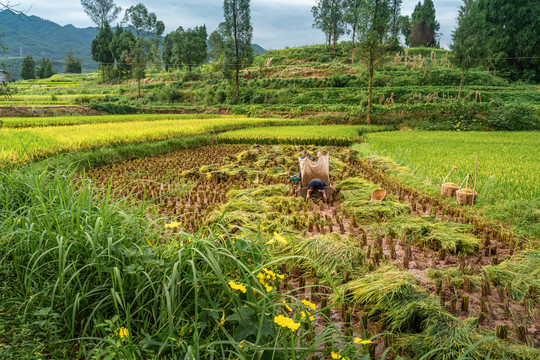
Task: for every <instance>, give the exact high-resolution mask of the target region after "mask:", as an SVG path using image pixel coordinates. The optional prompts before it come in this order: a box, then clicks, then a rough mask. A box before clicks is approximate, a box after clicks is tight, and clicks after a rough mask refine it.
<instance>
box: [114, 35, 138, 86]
mask: <svg viewBox="0 0 540 360" xmlns="http://www.w3.org/2000/svg"><path fill="white" fill-rule="evenodd" d="M135 41H136V39H135V35H133V33H132V32H131V31H129V30H124V29H122V27H120V26H117V27H116V30H115V31H114V35H113V38H112V41H111V43H110V44H109V50H110V51H111V54H112V56H113V57H114V61H115V62H116V70H117V72H118V80H119V81H120V82H121V81H122V78H123V75H125V76H126V78H128V76H129V70H130V65H129V62H131V60H130V58H129V54H130V51H131V49H133V48H134V46H135Z"/></svg>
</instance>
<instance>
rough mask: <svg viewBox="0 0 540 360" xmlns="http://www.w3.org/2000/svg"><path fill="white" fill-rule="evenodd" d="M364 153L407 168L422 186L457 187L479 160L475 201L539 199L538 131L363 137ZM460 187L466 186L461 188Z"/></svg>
mask: <svg viewBox="0 0 540 360" xmlns="http://www.w3.org/2000/svg"><path fill="white" fill-rule="evenodd" d="M365 138H366V140H367V143H368V149H365V150H366V153H375V154H379V155H383V156H389V157H391V158H392V159H394V160H396V161H397V162H399V163H401V164H404V165H406V166H408V167H409V168H411V169H412V170H413V172H414V173H415V175H416V178H418V179H420V180H422V182H423V183H424V184H428V185H429V184H432V185H433V186H436V185H440V184H441V183H442V181H443V180H444V178H445V177H446V175H447V174H448V172H449V171H450V170H451V169H452V167H453V166H456V167H457V168H458V174H459V176H456V175H455V173H453V174H452V175H451V176H450V177H449V178H448V180H447V181H451V182H454V183H458V184H461V181H462V180H463V179H464V177H465V176H466V175H467V174H471V180H470V181H469V187H470V188H472V187H473V177H474V170H475V160H476V156H478V178H477V192H478V193H479V196H480V197H479V202H480V203H497V202H499V201H501V200H532V199H538V198H540V171H539V168H540V132H427V131H401V132H386V133H373V134H366V135H365ZM464 185H465V184H464Z"/></svg>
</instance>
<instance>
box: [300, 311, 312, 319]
mask: <svg viewBox="0 0 540 360" xmlns="http://www.w3.org/2000/svg"><path fill="white" fill-rule="evenodd" d="M301 314H302V320H304V319H305V318H308V319H309V321H313V320H315V318H314V317H313V315H311V314H310V313H309V311H302V312H301Z"/></svg>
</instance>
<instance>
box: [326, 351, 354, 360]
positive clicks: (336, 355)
mask: <svg viewBox="0 0 540 360" xmlns="http://www.w3.org/2000/svg"><path fill="white" fill-rule="evenodd" d="M330 355H332V359H341V360H350V359H349V358H348V357H346V356H341V355H339V354H337V353H335V352H333V351H332V352H331V353H330Z"/></svg>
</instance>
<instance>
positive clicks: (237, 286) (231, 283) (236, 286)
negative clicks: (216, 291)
mask: <svg viewBox="0 0 540 360" xmlns="http://www.w3.org/2000/svg"><path fill="white" fill-rule="evenodd" d="M229 286H230V287H231V289H233V290H240V291H241V292H243V293H244V294H245V293H246V287H245V286H244V285H242V284H237V283H235V282H234V281H229Z"/></svg>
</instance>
